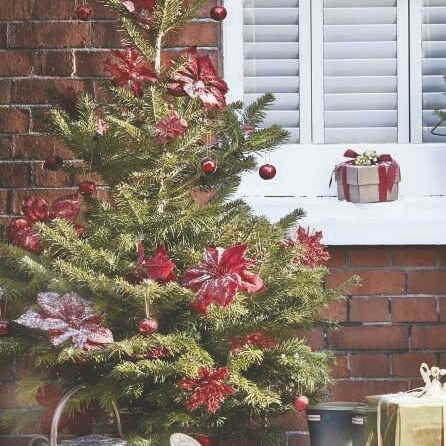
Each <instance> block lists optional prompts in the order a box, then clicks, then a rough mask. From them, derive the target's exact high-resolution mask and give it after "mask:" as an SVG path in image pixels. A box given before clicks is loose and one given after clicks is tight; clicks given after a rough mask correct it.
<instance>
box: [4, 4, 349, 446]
mask: <svg viewBox="0 0 446 446" xmlns="http://www.w3.org/2000/svg"><path fill="white" fill-rule="evenodd" d="M103 3H105V4H106V5H108V6H109V7H111V8H113V9H114V10H115V11H117V12H118V14H119V17H120V28H121V29H122V31H123V36H124V39H125V41H126V42H128V43H129V44H131V45H132V46H134V47H137V48H138V49H139V51H140V52H141V54H142V55H143V56H144V57H145V58H146V59H147V60H148V62H149V63H151V64H156V63H157V61H159V56H160V47H159V44H160V43H162V42H163V41H164V39H165V38H167V37H168V34H169V33H170V32H172V31H174V30H176V29H179V28H180V27H181V26H182V25H183V24H184V23H185V22H186V21H187V20H189V19H190V18H192V17H193V16H194V14H195V12H196V11H197V10H198V9H199V8H200V7H201V6H202V5H203V3H204V0H192V1H189V2H186V3H183V2H182V1H180V0H159V1H158V2H157V3H156V7H155V10H154V12H153V23H152V26H151V27H150V28H149V29H148V28H147V27H145V26H144V25H143V24H142V23H141V21H140V20H139V19H138V17H136V16H135V15H132V14H130V13H129V12H128V11H127V9H126V8H125V7H124V6H123V5H122V2H121V1H120V0H104V1H103ZM186 62H187V61H185V60H182V59H179V60H178V61H177V62H176V63H174V64H172V65H170V66H168V67H161V68H160V69H159V81H158V82H157V83H156V84H155V85H147V86H145V88H144V92H143V95H142V96H141V97H136V96H135V95H133V93H131V91H130V90H128V89H125V88H120V87H116V86H114V85H110V84H107V85H104V90H105V91H106V92H107V93H108V95H109V96H110V100H108V101H107V102H106V103H100V102H98V101H96V100H95V99H94V98H92V97H90V96H88V95H83V96H82V97H81V98H80V99H79V101H78V104H77V113H76V114H75V116H73V115H72V114H71V115H70V114H69V113H67V112H66V111H64V110H62V109H55V110H53V111H52V113H51V127H50V129H51V132H52V133H53V134H54V136H55V137H57V138H59V139H61V140H63V141H64V142H65V144H67V146H69V147H70V148H71V150H72V151H73V152H74V154H75V156H76V159H83V160H85V161H84V162H83V163H81V164H80V163H74V162H73V163H65V164H66V165H65V167H64V168H65V170H66V171H67V172H69V173H70V174H72V175H75V174H88V173H93V172H94V173H96V174H98V175H100V176H101V177H102V178H103V180H104V181H105V184H107V187H108V188H107V193H108V196H109V199H107V200H104V199H99V198H95V197H90V198H85V199H84V200H83V209H82V223H83V224H84V225H85V228H86V236H85V237H83V238H79V237H78V235H77V234H76V232H75V230H74V229H73V226H72V224H71V223H69V222H67V221H64V220H60V219H59V220H54V221H52V222H50V223H48V222H45V223H38V224H35V225H34V230H35V231H37V232H38V234H39V236H40V238H41V240H42V244H43V247H44V251H43V252H42V253H41V254H40V255H34V254H30V253H27V252H25V251H23V250H22V249H20V248H17V247H15V246H13V245H11V244H9V243H8V242H7V241H6V238H3V239H2V240H0V259H1V261H0V290H1V294H0V308H3V305H4V304H5V303H6V304H7V309H8V311H7V317H8V319H10V320H13V319H14V318H15V317H17V316H19V315H20V314H22V313H23V311H24V308H29V307H32V306H33V305H34V304H35V298H36V294H37V293H38V292H41V291H55V292H59V293H65V292H67V291H76V292H78V293H80V294H81V295H82V296H83V297H84V298H86V299H89V300H90V301H91V302H92V303H93V304H94V306H95V308H96V310H97V311H99V312H101V313H103V314H104V324H106V325H107V326H108V327H109V328H110V329H111V330H112V332H113V334H114V338H115V343H114V344H112V345H110V346H108V347H106V348H103V349H101V350H94V351H81V350H78V349H75V348H73V347H72V346H70V345H69V343H68V344H65V345H64V346H63V347H62V348H60V349H55V348H53V347H52V346H51V345H50V344H49V342H48V340H47V338H46V337H45V335H44V334H43V333H41V332H38V331H31V330H27V329H25V328H23V327H21V326H19V325H18V324H15V323H12V324H11V332H10V334H9V336H8V337H3V338H0V361H2V360H3V359H4V358H11V357H26V358H27V359H28V360H31V361H32V362H33V363H34V365H35V366H36V367H37V370H38V372H36V377H35V378H32V379H29V380H27V381H25V382H23V383H22V393H23V395H24V396H25V397H26V400H27V401H31V402H32V400H33V396H34V395H35V393H36V392H37V390H38V389H39V387H41V386H42V385H43V383H49V382H55V383H57V384H58V385H59V386H60V387H63V388H68V387H72V386H73V385H75V384H78V383H86V384H87V385H88V387H87V389H85V390H83V391H81V392H79V393H78V394H76V395H75V397H74V398H73V401H72V403H71V405H70V410H71V411H79V410H82V409H83V408H85V407H87V406H89V405H91V404H93V403H94V402H99V404H100V405H101V407H103V408H104V409H107V410H108V409H110V407H111V405H112V402H113V401H116V402H117V403H118V404H119V406H120V407H121V408H122V411H123V418H124V424H125V430H126V432H127V433H128V436H129V441H130V444H132V445H138V446H154V445H157V446H158V445H164V444H167V439H168V436H169V434H170V433H172V432H174V431H187V432H203V433H207V434H211V435H217V436H220V437H222V438H225V439H227V440H229V441H232V442H235V443H236V444H243V441H244V440H248V439H250V438H255V441H256V444H259V445H265V446H266V445H279V444H281V443H280V442H281V439H282V436H283V432H282V431H281V430H280V429H279V428H277V427H276V424H275V421H274V420H275V417H277V416H278V415H281V414H284V413H288V412H292V411H293V410H294V409H293V406H292V403H293V400H294V397H295V395H296V394H297V393H304V394H306V395H308V396H310V397H314V398H318V397H319V396H320V394H321V392H322V391H323V389H324V388H325V386H326V385H327V384H328V383H329V375H328V366H329V363H330V355H328V354H326V353H324V352H319V351H318V352H314V351H312V350H311V349H310V348H309V347H308V346H307V345H306V344H305V340H304V339H299V338H296V331H298V330H302V329H306V328H309V327H312V326H315V325H320V324H325V323H330V321H323V320H321V318H320V316H319V314H320V313H321V311H322V310H323V309H324V308H325V307H326V305H327V304H328V303H329V301H331V300H333V299H337V298H339V297H340V294H341V293H342V289H340V290H330V289H326V288H325V286H324V280H325V277H326V275H327V269H325V268H323V267H320V268H309V267H307V266H305V265H301V264H300V263H299V262H297V261H296V259H299V258H301V257H302V255H303V254H304V247H303V246H300V245H296V246H294V247H289V248H284V246H283V243H282V242H283V240H284V239H285V238H286V237H287V236H288V235H289V233H290V231H291V230H292V228H293V227H295V226H296V224H297V222H298V220H299V219H300V218H301V217H302V216H303V211H302V210H300V209H297V210H295V211H293V212H291V213H290V214H289V215H286V216H284V217H283V218H282V219H281V220H280V221H279V222H277V223H271V222H269V221H268V220H267V219H266V218H264V217H258V216H255V215H253V213H252V212H251V210H250V208H249V206H248V205H247V204H246V203H244V202H243V201H242V200H233V199H232V197H233V195H234V193H235V191H236V190H237V187H238V186H239V184H240V179H241V176H242V175H243V174H244V173H245V172H247V171H250V170H252V169H255V168H256V165H257V162H256V158H257V155H258V154H262V153H265V152H268V151H270V150H272V149H274V148H276V147H277V146H279V145H280V144H282V143H283V142H285V141H286V139H287V137H288V134H287V132H285V131H284V130H283V129H281V128H279V127H277V126H273V127H270V128H262V122H263V120H264V118H265V110H266V109H267V108H268V107H269V106H270V105H271V103H272V102H273V100H274V97H273V95H272V94H266V95H264V96H262V97H261V98H259V99H258V100H257V101H256V102H254V103H253V104H251V105H249V106H248V107H246V108H244V106H243V104H242V103H239V102H237V103H234V104H230V105H228V106H227V107H226V108H224V109H222V110H218V109H212V110H208V111H206V110H204V108H203V106H202V104H201V102H200V101H199V100H198V99H197V98H195V99H192V98H189V97H173V96H168V94H167V85H168V80H169V78H170V77H171V76H172V75H173V74H174V73H175V72H176V71H177V70H178V69H180V68H182V67H183V66H184V64H185V63H186ZM172 109H173V110H175V111H176V113H178V115H179V116H180V117H182V118H184V119H185V120H186V121H187V123H188V126H187V130H186V131H185V132H184V134H182V135H180V136H178V137H177V138H174V139H172V140H170V141H166V142H165V143H161V142H160V141H159V140H157V138H156V133H155V127H156V125H157V123H159V121H160V120H161V119H162V118H164V117H166V116H169V114H170V113H171V110H172ZM98 118H101V119H103V120H104V121H105V122H106V123H107V125H108V129H107V131H106V133H105V134H104V135H98V134H97V133H96V123H97V119H98ZM246 124H249V125H252V126H254V127H255V131H254V132H253V133H252V134H249V135H247V134H246V133H244V132H243V126H244V125H246ZM215 137H217V138H218V140H219V145H218V147H217V146H215V145H212V144H210V143H209V141H212V140H213V139H215ZM207 156H209V157H211V158H212V159H214V160H215V162H216V163H217V166H218V168H217V170H216V171H215V172H214V173H213V174H211V175H206V174H204V173H203V172H202V171H201V168H200V162H201V160H202V159H203V158H204V157H207ZM195 190H200V191H208V192H211V193H212V194H213V197H212V199H211V201H210V202H209V203H207V204H206V205H202V204H201V205H200V204H198V203H196V202H195V201H194V199H193V197H192V194H191V192H192V191H195ZM3 232H4V231H2V234H3ZM2 237H3V235H2ZM137 243H142V244H143V245H144V248H145V250H146V254H147V255H152V253H153V251H154V250H155V249H156V248H157V247H158V246H160V245H163V246H165V248H166V250H167V252H168V256H169V258H170V259H171V260H172V261H173V262H174V264H175V265H176V274H177V276H178V279H177V281H174V282H169V283H156V282H153V281H150V282H148V283H135V281H134V280H132V279H131V275H130V274H131V273H132V271H133V270H134V267H135V262H136V244H137ZM239 243H240V244H246V245H247V246H248V247H249V252H248V257H250V258H253V259H255V260H256V267H255V268H254V271H255V272H256V273H257V274H258V275H259V276H260V277H261V278H262V279H263V281H264V283H265V284H266V290H265V291H264V292H262V293H260V294H258V295H250V294H247V293H242V292H239V293H238V294H237V297H236V300H235V302H234V303H233V304H232V305H231V306H230V307H228V308H222V307H218V306H215V305H212V306H211V307H210V309H209V312H208V314H207V315H206V316H203V315H200V314H198V313H197V312H195V311H194V310H192V309H191V306H190V303H191V301H192V300H193V298H194V292H193V291H191V290H190V289H186V288H184V287H183V286H182V285H181V283H182V278H183V275H184V272H185V270H186V269H187V268H188V267H190V266H192V265H195V264H196V263H197V262H198V261H200V259H201V258H202V254H203V251H204V250H205V249H206V248H207V247H209V246H212V245H214V246H222V247H230V246H233V245H235V244H239ZM353 281H355V279H353ZM349 285H351V283H350V284H349ZM147 306H148V307H149V308H150V316H151V317H154V318H156V319H157V320H158V321H159V324H160V332H159V333H158V334H155V335H152V336H145V337H144V336H141V335H139V334H138V329H137V324H138V321H140V320H141V319H143V318H145V317H146V308H147ZM258 331H263V332H265V333H267V334H268V336H270V337H273V338H274V339H276V340H277V345H275V346H270V347H269V348H264V349H260V348H258V347H256V346H249V345H247V346H244V347H242V348H241V349H239V350H237V351H231V349H230V343H231V341H233V340H234V339H235V338H237V337H240V336H245V335H246V334H249V333H253V332H258ZM160 349H161V351H164V352H168V353H167V354H166V355H164V356H163V355H161V356H160V357H156V356H151V352H153V351H160ZM202 366H209V367H222V366H225V367H227V368H228V370H229V378H228V383H229V384H230V385H232V386H233V388H234V389H235V393H234V395H233V396H231V397H229V398H227V399H226V400H225V401H224V403H223V404H222V406H221V408H220V409H219V410H218V411H217V412H216V413H215V414H213V413H209V412H208V411H206V410H205V409H201V408H200V409H198V410H195V411H188V410H187V409H186V408H185V405H184V401H185V393H184V391H182V390H181V389H180V388H179V386H178V382H179V380H181V379H182V378H185V377H190V378H193V377H195V376H196V374H197V371H198V370H199V369H200V367H202ZM4 422H5V423H9V421H8V420H6V421H4Z"/></svg>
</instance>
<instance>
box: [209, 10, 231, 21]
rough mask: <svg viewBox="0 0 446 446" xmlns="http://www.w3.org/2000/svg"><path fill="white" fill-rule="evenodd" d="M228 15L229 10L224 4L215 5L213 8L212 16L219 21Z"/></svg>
mask: <svg viewBox="0 0 446 446" xmlns="http://www.w3.org/2000/svg"><path fill="white" fill-rule="evenodd" d="M227 15H228V11H227V10H226V8H225V7H224V6H214V7H213V8H212V9H211V17H212V18H213V19H214V20H216V21H217V22H221V21H223V20H224V19H225V18H226V16H227Z"/></svg>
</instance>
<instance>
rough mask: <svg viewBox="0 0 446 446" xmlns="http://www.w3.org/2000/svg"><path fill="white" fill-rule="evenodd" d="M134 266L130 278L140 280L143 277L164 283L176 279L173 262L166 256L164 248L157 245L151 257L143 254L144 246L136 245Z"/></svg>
mask: <svg viewBox="0 0 446 446" xmlns="http://www.w3.org/2000/svg"><path fill="white" fill-rule="evenodd" d="M136 254H137V259H136V266H135V269H134V271H133V273H132V274H131V277H130V279H132V281H135V282H141V281H142V280H144V279H148V280H155V281H156V282H160V283H166V282H172V281H174V280H176V278H177V277H176V275H175V271H174V270H175V264H174V263H173V262H172V261H171V260H170V259H169V257H167V253H166V248H164V246H158V248H157V249H156V250H155V252H154V253H153V255H152V256H151V257H147V256H146V255H145V251H144V246H143V245H142V244H141V243H138V245H137V247H136Z"/></svg>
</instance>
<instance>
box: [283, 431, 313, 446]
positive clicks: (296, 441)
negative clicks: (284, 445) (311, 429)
mask: <svg viewBox="0 0 446 446" xmlns="http://www.w3.org/2000/svg"><path fill="white" fill-rule="evenodd" d="M288 446H310V437H309V436H308V435H306V434H301V433H295V432H292V433H290V434H289V436H288Z"/></svg>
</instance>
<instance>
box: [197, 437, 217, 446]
mask: <svg viewBox="0 0 446 446" xmlns="http://www.w3.org/2000/svg"><path fill="white" fill-rule="evenodd" d="M194 438H195V440H197V441H198V443H200V444H201V446H213V443H212V440H211V439H210V438H209V437H208V436H207V435H201V434H197V435H194Z"/></svg>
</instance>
